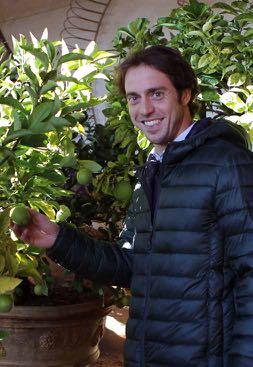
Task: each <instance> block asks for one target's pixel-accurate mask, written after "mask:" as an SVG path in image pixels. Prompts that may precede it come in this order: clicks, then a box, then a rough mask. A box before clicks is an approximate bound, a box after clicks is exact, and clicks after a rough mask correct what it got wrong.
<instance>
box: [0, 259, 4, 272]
mask: <svg viewBox="0 0 253 367" xmlns="http://www.w3.org/2000/svg"><path fill="white" fill-rule="evenodd" d="M4 268H5V257H4V256H3V255H0V274H2V272H3V271H4Z"/></svg>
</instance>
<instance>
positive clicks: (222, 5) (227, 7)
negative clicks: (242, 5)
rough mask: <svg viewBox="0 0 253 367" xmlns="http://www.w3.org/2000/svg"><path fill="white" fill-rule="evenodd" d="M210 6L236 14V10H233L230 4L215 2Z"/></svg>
mask: <svg viewBox="0 0 253 367" xmlns="http://www.w3.org/2000/svg"><path fill="white" fill-rule="evenodd" d="M212 7H213V8H218V9H223V10H226V11H227V12H228V13H231V14H236V12H237V10H235V9H234V8H233V7H232V6H230V5H228V4H225V3H222V2H218V3H215V4H214V5H213V6H212Z"/></svg>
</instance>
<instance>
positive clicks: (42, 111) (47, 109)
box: [29, 102, 54, 129]
mask: <svg viewBox="0 0 253 367" xmlns="http://www.w3.org/2000/svg"><path fill="white" fill-rule="evenodd" d="M53 104H54V103H53V102H42V103H40V104H39V105H38V106H36V107H35V109H34V110H33V112H32V114H31V116H30V118H29V123H30V127H31V129H32V128H33V127H34V126H36V124H37V123H38V122H42V121H44V120H45V119H46V118H47V117H48V116H49V115H50V113H51V111H52V107H53Z"/></svg>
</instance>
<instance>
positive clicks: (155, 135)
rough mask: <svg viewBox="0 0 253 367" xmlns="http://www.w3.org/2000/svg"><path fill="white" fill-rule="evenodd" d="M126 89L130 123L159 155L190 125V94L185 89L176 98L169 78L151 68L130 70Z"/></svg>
mask: <svg viewBox="0 0 253 367" xmlns="http://www.w3.org/2000/svg"><path fill="white" fill-rule="evenodd" d="M125 90H126V97H127V101H128V107H129V113H130V117H131V119H132V122H133V124H134V125H135V126H136V127H137V128H139V129H140V130H142V131H143V133H144V134H145V136H146V137H147V139H148V140H149V141H150V142H151V143H153V144H154V145H155V148H156V151H157V152H158V153H159V152H162V151H163V150H164V149H165V148H166V146H167V144H168V143H169V142H171V141H173V140H174V139H175V138H176V136H178V135H179V134H180V133H181V132H183V131H184V130H185V129H186V128H187V127H188V126H189V125H190V124H191V115H190V111H189V108H188V102H189V100H190V97H191V95H190V91H189V90H188V89H186V90H184V91H183V93H182V96H181V98H179V96H178V93H177V90H176V89H175V87H174V86H173V84H172V83H171V81H170V79H169V77H168V76H167V75H166V74H164V73H162V72H161V71H159V70H157V69H155V68H154V67H151V66H148V65H144V64H141V65H139V66H136V67H131V68H130V69H129V70H128V71H127V73H126V76H125Z"/></svg>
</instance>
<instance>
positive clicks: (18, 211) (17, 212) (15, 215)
mask: <svg viewBox="0 0 253 367" xmlns="http://www.w3.org/2000/svg"><path fill="white" fill-rule="evenodd" d="M10 218H11V220H12V221H13V222H14V223H15V224H17V225H18V226H26V225H27V224H28V223H29V222H30V213H29V210H28V209H27V208H25V207H24V206H16V207H15V208H12V209H11V211H10Z"/></svg>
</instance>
